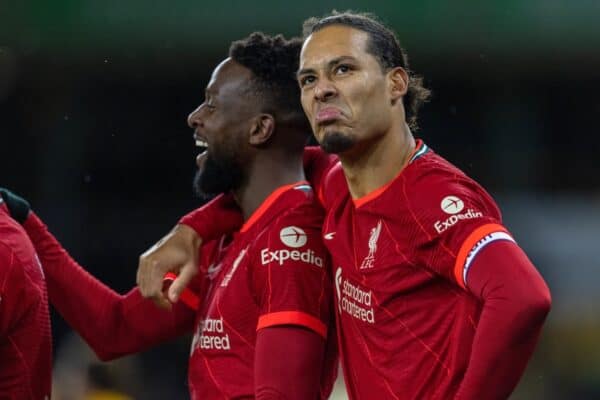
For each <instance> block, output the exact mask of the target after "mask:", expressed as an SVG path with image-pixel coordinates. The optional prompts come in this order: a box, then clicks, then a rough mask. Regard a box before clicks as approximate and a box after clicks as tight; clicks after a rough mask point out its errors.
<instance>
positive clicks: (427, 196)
mask: <svg viewBox="0 0 600 400" xmlns="http://www.w3.org/2000/svg"><path fill="white" fill-rule="evenodd" d="M407 172H408V173H407V174H406V176H405V182H404V184H405V185H404V186H405V188H404V192H405V197H406V201H407V203H408V205H409V207H411V209H412V210H413V211H414V212H415V213H417V214H418V215H419V216H421V217H424V218H427V217H433V218H436V219H437V218H440V217H444V216H446V217H447V216H449V215H455V214H456V215H459V214H465V215H467V218H468V217H469V216H470V215H471V214H478V213H482V214H484V215H486V216H489V217H492V218H495V219H498V220H500V219H501V215H500V210H499V209H498V207H497V205H496V202H495V201H494V199H493V198H492V197H491V196H490V194H489V193H488V192H487V191H486V190H485V189H484V188H483V187H482V186H481V185H479V184H478V183H477V182H476V181H475V180H473V179H472V178H470V177H469V176H467V175H466V174H465V173H464V172H462V171H461V170H460V169H458V168H457V167H455V166H454V165H452V164H451V163H450V162H448V161H447V160H445V159H444V158H442V157H440V156H439V155H437V154H435V153H431V154H427V155H426V156H424V157H422V158H421V159H419V160H417V161H416V162H415V163H414V165H411V166H410V168H409V169H408V170H407ZM457 218H460V217H457Z"/></svg>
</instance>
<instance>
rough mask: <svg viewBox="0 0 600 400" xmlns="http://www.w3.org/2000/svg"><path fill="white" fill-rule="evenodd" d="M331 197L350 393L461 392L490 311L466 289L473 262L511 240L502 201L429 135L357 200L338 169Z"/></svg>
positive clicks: (330, 243)
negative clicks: (394, 172)
mask: <svg viewBox="0 0 600 400" xmlns="http://www.w3.org/2000/svg"><path fill="white" fill-rule="evenodd" d="M324 201H325V203H326V209H327V216H326V219H325V223H324V226H323V234H324V238H325V245H326V246H327V248H328V250H329V252H330V254H331V256H332V267H333V270H334V284H335V291H336V306H335V307H336V310H335V311H336V317H337V323H338V342H339V346H340V356H341V358H342V365H343V367H344V375H345V380H346V385H347V389H348V393H349V397H350V399H415V400H416V399H452V398H454V395H455V394H456V392H457V390H458V388H459V385H460V383H461V381H462V377H463V375H464V374H465V370H466V368H467V365H468V363H469V358H470V354H471V346H472V344H473V339H474V335H475V328H476V326H477V324H478V321H479V317H480V313H481V309H482V304H481V302H480V301H479V300H477V299H476V298H475V296H474V295H472V294H471V293H470V292H469V291H468V286H467V287H465V285H467V284H468V270H469V267H470V265H471V262H472V261H473V259H474V258H475V257H476V255H477V253H478V252H479V250H481V249H482V248H483V247H484V246H485V245H487V244H489V243H491V242H493V241H495V240H511V241H512V237H511V236H510V235H509V234H508V233H507V231H506V229H505V228H504V227H503V226H502V223H501V216H500V212H499V210H498V208H497V206H496V204H495V202H494V201H493V200H492V198H491V197H490V196H489V195H488V194H487V193H486V191H485V190H484V189H483V188H481V186H479V185H478V184H477V183H476V182H475V181H473V180H472V179H470V178H469V177H467V176H466V175H465V174H464V173H463V172H461V171H460V170H459V169H458V168H456V167H454V166H453V165H451V164H450V163H449V162H448V161H446V160H444V159H443V158H442V157H440V156H438V155H437V154H435V153H434V152H433V151H431V150H430V149H429V148H428V147H427V146H426V145H425V144H424V143H423V142H422V141H418V142H417V148H416V149H415V152H414V153H413V155H412V157H411V158H410V162H409V164H408V165H407V166H406V167H405V168H404V169H403V170H402V171H401V172H400V174H399V175H398V176H397V177H396V178H394V179H393V180H392V181H391V182H390V183H389V184H388V185H386V186H384V187H382V188H380V189H378V190H376V191H375V192H373V193H371V194H369V195H367V196H366V197H364V198H361V199H358V200H353V199H352V198H351V196H350V193H349V191H348V187H347V183H346V180H345V177H344V173H343V170H342V169H341V165H339V164H338V165H337V166H335V167H333V169H332V170H331V171H330V173H329V174H328V176H327V178H326V181H325V188H324ZM465 288H466V289H467V290H465Z"/></svg>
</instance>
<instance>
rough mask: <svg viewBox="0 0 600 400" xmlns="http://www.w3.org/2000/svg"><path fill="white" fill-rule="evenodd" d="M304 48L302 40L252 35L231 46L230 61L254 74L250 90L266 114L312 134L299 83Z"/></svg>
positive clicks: (256, 33) (255, 33)
mask: <svg viewBox="0 0 600 400" xmlns="http://www.w3.org/2000/svg"><path fill="white" fill-rule="evenodd" d="M301 48H302V39H301V38H292V39H289V40H288V39H286V38H285V37H283V36H282V35H277V36H268V35H266V34H264V33H262V32H253V33H252V34H250V35H249V36H248V37H246V38H244V39H241V40H237V41H235V42H233V43H232V44H231V46H230V48H229V57H231V58H232V59H233V60H234V61H236V62H237V63H239V64H241V65H243V66H244V67H246V68H248V69H249V70H250V71H252V73H253V74H254V79H253V82H252V83H253V85H252V87H251V88H250V89H251V90H252V92H253V93H252V94H253V95H256V96H258V97H260V101H262V103H263V107H264V108H263V110H264V112H267V113H270V114H273V116H274V117H275V118H276V119H278V120H280V121H282V120H285V121H286V122H287V123H290V124H293V125H295V126H297V127H301V128H306V129H307V132H308V133H310V126H309V125H308V120H307V119H306V116H305V114H304V111H303V110H302V104H301V103H300V88H299V86H298V81H297V80H296V71H297V70H298V64H299V59H300V50H301Z"/></svg>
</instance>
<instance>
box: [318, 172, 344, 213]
mask: <svg viewBox="0 0 600 400" xmlns="http://www.w3.org/2000/svg"><path fill="white" fill-rule="evenodd" d="M347 194H348V184H347V182H346V177H345V175H344V169H343V168H342V163H341V162H340V161H337V162H336V163H335V164H334V165H333V166H332V167H331V168H330V169H329V172H328V173H327V175H326V176H325V177H324V178H323V184H322V185H321V191H320V192H319V199H320V201H321V203H322V204H323V205H324V206H325V207H328V206H330V205H331V204H332V203H333V202H334V201H335V199H336V198H338V197H340V196H345V195H347Z"/></svg>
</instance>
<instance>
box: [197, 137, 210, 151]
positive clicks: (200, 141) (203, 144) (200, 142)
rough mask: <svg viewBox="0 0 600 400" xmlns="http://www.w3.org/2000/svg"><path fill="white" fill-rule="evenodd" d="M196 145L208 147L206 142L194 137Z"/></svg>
mask: <svg viewBox="0 0 600 400" xmlns="http://www.w3.org/2000/svg"><path fill="white" fill-rule="evenodd" d="M196 147H200V148H203V149H206V148H208V142H206V141H205V140H202V139H196Z"/></svg>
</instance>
